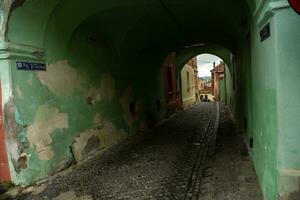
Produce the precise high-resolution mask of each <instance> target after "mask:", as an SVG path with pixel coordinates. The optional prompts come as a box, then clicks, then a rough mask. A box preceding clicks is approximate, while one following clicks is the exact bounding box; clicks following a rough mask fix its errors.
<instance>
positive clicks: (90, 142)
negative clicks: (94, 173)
mask: <svg viewBox="0 0 300 200" xmlns="http://www.w3.org/2000/svg"><path fill="white" fill-rule="evenodd" d="M125 135H126V134H125V133H124V132H123V131H122V130H118V129H117V128H116V127H115V126H114V125H113V124H112V123H110V122H103V124H98V125H96V126H95V127H93V128H90V129H88V130H86V131H84V132H82V133H80V135H79V136H78V137H77V138H76V139H75V141H74V143H73V145H72V152H73V155H74V157H75V160H76V162H80V161H82V160H84V159H85V158H86V157H87V156H88V155H89V154H91V153H93V152H95V151H97V150H101V149H103V148H106V147H109V146H110V145H112V144H114V143H116V142H118V141H120V140H122V139H123V138H124V137H125Z"/></svg>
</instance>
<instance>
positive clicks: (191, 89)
mask: <svg viewBox="0 0 300 200" xmlns="http://www.w3.org/2000/svg"><path fill="white" fill-rule="evenodd" d="M194 74H195V73H194V69H193V68H192V66H190V65H188V64H186V65H185V66H184V67H183V68H182V70H181V98H182V107H183V109H186V108H188V107H190V106H192V105H193V104H194V103H195V102H196V95H195V75H194ZM188 77H189V78H188Z"/></svg>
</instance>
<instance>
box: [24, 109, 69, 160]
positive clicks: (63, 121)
mask: <svg viewBox="0 0 300 200" xmlns="http://www.w3.org/2000/svg"><path fill="white" fill-rule="evenodd" d="M66 128H68V115H67V114H65V113H60V112H59V110H58V109H57V108H52V107H49V105H48V104H45V105H42V106H40V107H39V108H38V110H37V112H36V114H35V120H34V124H33V125H31V126H29V127H28V139H29V142H30V143H31V144H32V145H34V146H35V148H36V150H37V153H38V155H39V158H40V159H41V160H49V159H51V158H52V157H53V156H54V153H53V150H52V148H51V146H50V145H51V143H52V138H51V136H50V134H51V133H52V132H53V131H54V130H55V129H66Z"/></svg>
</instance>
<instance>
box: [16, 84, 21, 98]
mask: <svg viewBox="0 0 300 200" xmlns="http://www.w3.org/2000/svg"><path fill="white" fill-rule="evenodd" d="M15 90H16V95H17V97H18V98H22V97H23V93H22V91H21V89H20V87H19V86H18V85H17V87H16V89H15Z"/></svg>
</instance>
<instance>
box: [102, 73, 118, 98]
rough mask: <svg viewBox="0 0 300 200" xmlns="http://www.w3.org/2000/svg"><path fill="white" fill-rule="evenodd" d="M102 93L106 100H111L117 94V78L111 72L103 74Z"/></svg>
mask: <svg viewBox="0 0 300 200" xmlns="http://www.w3.org/2000/svg"><path fill="white" fill-rule="evenodd" d="M100 95H101V97H102V99H105V100H111V99H112V98H113V97H114V95H115V80H114V79H113V77H112V76H111V75H110V74H103V76H102V80H101V88H100Z"/></svg>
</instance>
